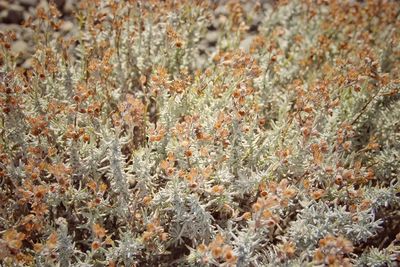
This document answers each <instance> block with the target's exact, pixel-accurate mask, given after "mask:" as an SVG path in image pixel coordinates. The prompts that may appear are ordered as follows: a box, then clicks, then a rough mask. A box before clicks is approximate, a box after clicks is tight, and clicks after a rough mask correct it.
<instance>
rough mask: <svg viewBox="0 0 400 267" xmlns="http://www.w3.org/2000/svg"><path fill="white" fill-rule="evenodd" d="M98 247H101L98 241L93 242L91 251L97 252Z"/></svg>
mask: <svg viewBox="0 0 400 267" xmlns="http://www.w3.org/2000/svg"><path fill="white" fill-rule="evenodd" d="M100 247H101V244H100V242H99V241H94V242H93V243H92V249H93V250H98V249H99V248H100Z"/></svg>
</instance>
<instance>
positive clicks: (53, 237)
mask: <svg viewBox="0 0 400 267" xmlns="http://www.w3.org/2000/svg"><path fill="white" fill-rule="evenodd" d="M57 242H58V237H57V233H56V232H53V233H51V234H50V236H49V238H47V242H46V246H47V247H48V248H49V249H55V248H56V246H57Z"/></svg>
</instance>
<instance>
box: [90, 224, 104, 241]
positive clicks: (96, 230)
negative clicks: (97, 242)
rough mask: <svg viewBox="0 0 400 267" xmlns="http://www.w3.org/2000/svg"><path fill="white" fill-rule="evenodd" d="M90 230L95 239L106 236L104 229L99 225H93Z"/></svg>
mask: <svg viewBox="0 0 400 267" xmlns="http://www.w3.org/2000/svg"><path fill="white" fill-rule="evenodd" d="M92 230H93V233H94V234H95V235H96V237H97V238H103V237H104V236H105V235H106V229H104V228H103V227H102V226H101V225H100V224H97V223H95V224H93V226H92Z"/></svg>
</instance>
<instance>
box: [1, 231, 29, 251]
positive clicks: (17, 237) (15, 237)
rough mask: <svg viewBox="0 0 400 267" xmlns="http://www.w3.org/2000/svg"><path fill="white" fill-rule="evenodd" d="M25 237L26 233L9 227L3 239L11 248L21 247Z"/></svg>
mask: <svg viewBox="0 0 400 267" xmlns="http://www.w3.org/2000/svg"><path fill="white" fill-rule="evenodd" d="M24 239H25V234H23V233H19V232H17V231H16V230H14V229H8V230H7V231H5V233H4V234H3V240H4V241H6V244H7V246H8V247H9V248H11V249H20V248H21V246H22V240H24Z"/></svg>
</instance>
